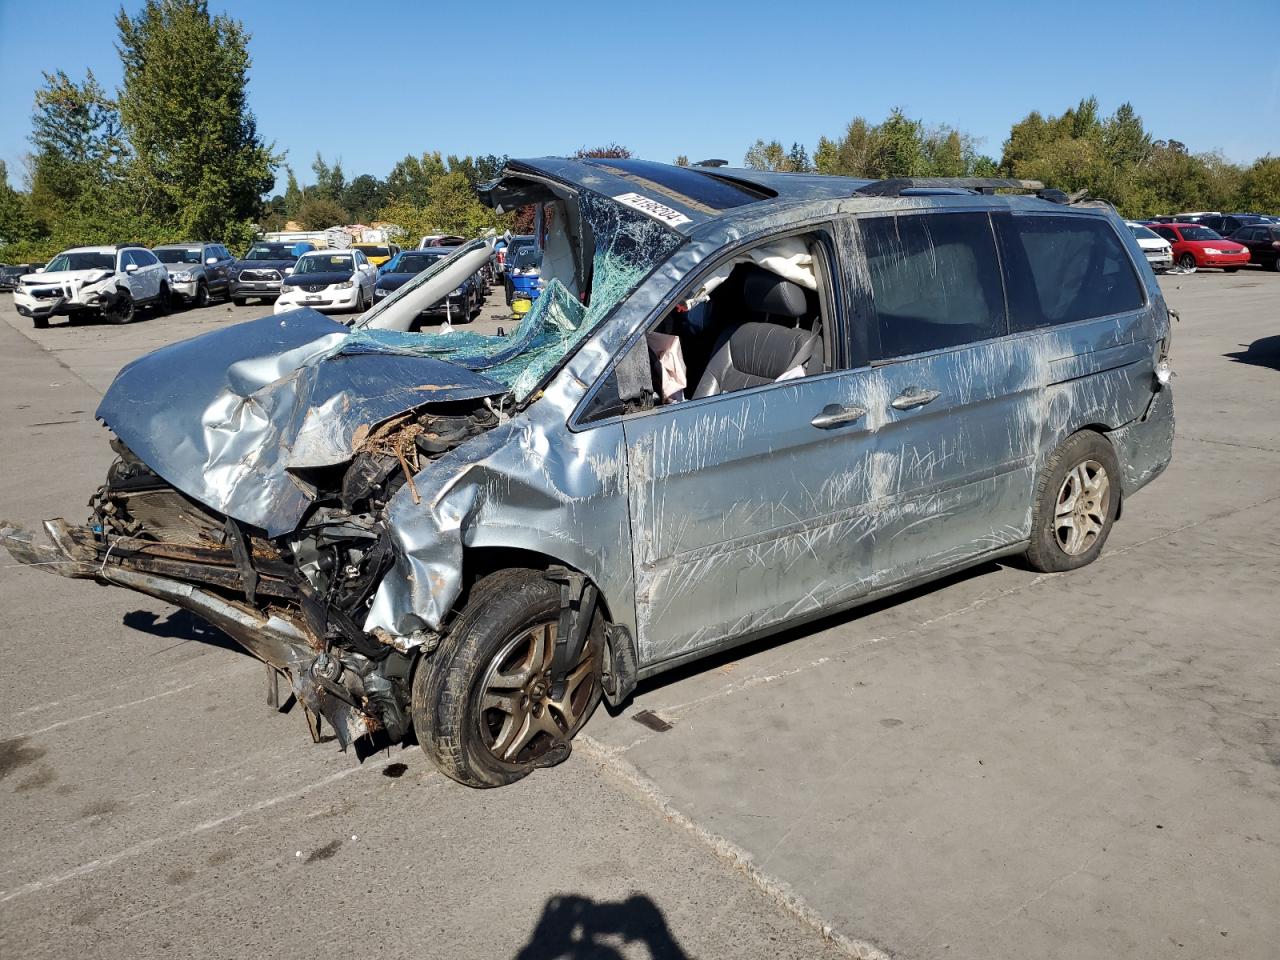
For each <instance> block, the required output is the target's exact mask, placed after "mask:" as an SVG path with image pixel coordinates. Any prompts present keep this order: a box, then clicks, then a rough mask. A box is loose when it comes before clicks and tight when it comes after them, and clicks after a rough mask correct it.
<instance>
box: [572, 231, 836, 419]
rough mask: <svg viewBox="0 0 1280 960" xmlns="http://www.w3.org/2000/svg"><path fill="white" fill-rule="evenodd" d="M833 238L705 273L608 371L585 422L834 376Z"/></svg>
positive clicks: (792, 244)
mask: <svg viewBox="0 0 1280 960" xmlns="http://www.w3.org/2000/svg"><path fill="white" fill-rule="evenodd" d="M831 249H832V247H831V242H830V237H829V236H828V235H827V234H826V233H825V232H824V233H821V234H817V233H814V234H806V235H802V236H789V237H779V238H775V239H772V240H768V241H766V242H764V243H762V244H758V245H756V246H754V247H751V248H750V249H747V250H744V251H741V252H739V253H737V254H736V255H734V256H733V257H731V258H730V259H728V260H727V261H723V262H721V263H719V264H717V265H716V266H714V267H712V268H710V269H709V270H706V271H704V272H702V273H701V274H699V275H698V277H697V279H695V280H694V281H693V282H692V283H690V284H689V285H688V286H687V287H685V288H684V289H683V290H682V291H681V292H680V296H679V298H678V299H677V300H676V303H675V305H674V306H673V307H671V308H670V309H669V310H667V312H666V313H665V314H663V316H662V317H661V318H659V319H658V321H657V322H656V323H652V322H651V325H650V327H649V328H648V330H647V331H646V332H645V334H644V336H643V337H642V338H641V339H640V340H639V341H637V342H636V343H634V344H633V345H632V346H631V347H630V348H629V349H628V350H627V352H626V353H625V354H624V355H623V356H622V358H621V359H620V360H619V361H618V362H617V363H616V364H615V365H614V367H613V368H612V369H611V370H610V371H609V373H607V374H606V375H605V377H604V380H603V381H602V382H601V383H600V385H599V387H598V388H597V389H596V391H595V393H594V394H593V395H592V397H591V400H590V402H589V404H588V405H587V408H586V411H585V415H584V416H583V421H584V422H589V421H594V420H603V419H606V418H608V417H615V416H622V415H627V414H633V413H640V412H643V411H645V410H651V409H653V408H655V407H659V406H664V405H669V404H677V403H682V402H686V401H689V400H702V399H706V398H709V397H717V396H721V395H723V394H729V393H736V392H738V391H740V390H751V389H754V388H757V387H766V386H771V385H773V384H776V383H782V382H783V381H788V380H799V379H803V378H804V377H809V376H814V375H816V374H819V373H824V372H826V371H827V370H828V369H829V368H830V365H829V363H828V360H827V358H828V357H829V356H831V355H832V354H833V352H834V351H833V343H832V332H833V331H834V330H835V329H836V325H835V322H834V308H833V306H832V302H833V295H832V293H831V292H830V287H829V280H830V278H831V276H832V271H831V268H830V263H831V261H830V259H829V258H830V252H831Z"/></svg>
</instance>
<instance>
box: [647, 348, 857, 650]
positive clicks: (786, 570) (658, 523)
mask: <svg viewBox="0 0 1280 960" xmlns="http://www.w3.org/2000/svg"><path fill="white" fill-rule="evenodd" d="M874 379H875V373H874V371H871V370H867V369H864V370H857V371H843V372H835V373H828V374H825V375H821V376H816V377H807V378H804V379H799V380H791V381H785V382H782V383H774V384H769V385H768V386H765V387H760V388H757V389H754V390H744V391H741V392H739V393H729V394H724V395H721V396H718V397H711V398H708V399H705V400H697V401H691V402H686V403H680V404H675V405H673V406H666V407H660V408H658V409H657V410H654V411H651V412H649V413H647V414H641V415H637V416H633V417H631V418H629V419H627V420H625V421H624V426H623V429H624V433H625V436H626V441H627V466H628V480H629V482H628V497H629V501H630V504H629V505H630V513H631V536H632V549H633V552H634V559H635V573H636V619H637V626H638V628H639V634H640V636H639V654H640V661H641V663H642V664H646V665H647V664H650V663H657V662H661V661H664V660H670V659H673V658H678V657H681V656H682V655H685V654H690V653H693V652H694V651H698V650H704V649H706V648H708V647H713V646H716V645H717V644H719V643H721V642H723V641H726V640H728V639H729V638H733V637H741V636H742V635H745V634H750V633H753V632H755V631H760V630H763V629H765V628H768V627H771V626H773V625H775V624H778V623H782V622H784V621H787V620H790V619H794V618H797V617H801V616H804V615H805V614H812V613H814V612H815V611H818V610H821V609H823V608H825V607H829V606H831V605H833V604H836V603H839V602H840V601H841V600H844V599H847V598H850V597H853V596H856V595H858V594H860V593H862V592H864V591H865V590H867V589H868V587H869V585H870V583H871V582H872V580H873V578H874V569H873V564H872V552H871V544H872V538H871V536H870V535H869V534H870V533H871V531H872V530H873V529H874V526H875V517H874V515H873V514H872V513H871V512H869V510H868V505H869V499H870V497H871V492H872V490H873V487H874V477H875V460H874V446H875V440H874V430H873V421H872V420H871V418H869V417H868V416H866V415H863V416H862V417H860V418H858V419H856V420H854V421H851V422H836V423H827V424H826V425H823V424H824V423H826V422H825V421H824V420H823V419H822V418H823V416H824V411H826V416H828V417H830V416H831V415H832V414H833V413H837V414H838V412H839V411H838V408H844V409H845V410H850V409H852V410H853V412H854V413H856V409H857V408H860V409H863V410H869V409H871V408H872V406H873V404H874V403H875V398H874V396H873V394H874V390H873V383H874ZM836 419H837V420H838V419H839V417H838V416H837V417H836ZM815 420H816V421H817V423H818V425H815Z"/></svg>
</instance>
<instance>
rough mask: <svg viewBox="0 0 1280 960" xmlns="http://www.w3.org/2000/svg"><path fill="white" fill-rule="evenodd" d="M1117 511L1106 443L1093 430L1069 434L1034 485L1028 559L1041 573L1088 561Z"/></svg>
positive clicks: (1115, 469)
mask: <svg viewBox="0 0 1280 960" xmlns="http://www.w3.org/2000/svg"><path fill="white" fill-rule="evenodd" d="M1119 512H1120V462H1119V460H1117V459H1116V454H1115V450H1113V449H1112V447H1111V442H1110V441H1109V440H1107V438H1106V437H1104V436H1102V435H1101V434H1099V433H1095V432H1093V431H1092V430H1084V431H1081V432H1080V433H1077V434H1074V435H1073V436H1071V437H1068V438H1067V439H1066V441H1065V442H1064V443H1063V444H1062V446H1060V447H1058V449H1057V450H1055V451H1054V452H1053V455H1052V456H1051V457H1049V460H1048V462H1047V463H1046V464H1045V465H1044V469H1043V470H1042V471H1041V474H1040V482H1039V483H1038V484H1037V485H1036V498H1035V512H1034V518H1033V525H1032V529H1031V546H1030V547H1029V548H1028V550H1027V561H1028V562H1029V563H1030V564H1031V566H1032V567H1034V568H1035V569H1037V570H1040V571H1042V572H1044V573H1059V572H1061V571H1063V570H1074V569H1076V568H1077V567H1083V566H1084V565H1085V564H1087V563H1092V562H1093V561H1094V560H1095V559H1096V558H1097V556H1098V554H1099V553H1101V552H1102V546H1103V544H1105V543H1106V542H1107V537H1108V536H1109V535H1110V533H1111V528H1112V526H1113V525H1114V524H1115V519H1116V515H1117V514H1118V513H1119Z"/></svg>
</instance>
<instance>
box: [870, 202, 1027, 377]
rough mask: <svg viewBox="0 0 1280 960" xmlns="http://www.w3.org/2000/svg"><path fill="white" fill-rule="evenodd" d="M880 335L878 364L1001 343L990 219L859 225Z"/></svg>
mask: <svg viewBox="0 0 1280 960" xmlns="http://www.w3.org/2000/svg"><path fill="white" fill-rule="evenodd" d="M860 229H861V230H862V242H863V246H864V248H865V250H866V255H867V264H868V266H869V268H870V273H871V292H872V297H873V299H874V301H875V308H876V318H877V323H878V326H879V332H880V354H879V358H878V359H882V360H889V359H892V358H894V357H902V356H907V355H910V354H913V353H924V352H925V351H928V350H940V349H943V348H945V347H954V346H959V345H961V344H965V343H972V342H974V341H977V340H988V339H990V338H992V337H999V336H1003V335H1004V334H1005V332H1006V325H1005V317H1004V290H1003V288H1002V287H1001V284H1000V266H999V264H1000V261H999V258H998V257H997V256H996V245H995V238H994V237H993V236H992V232H991V222H990V220H989V219H988V217H987V215H986V214H985V213H952V214H923V215H918V216H900V217H873V218H869V219H865V220H861V221H860Z"/></svg>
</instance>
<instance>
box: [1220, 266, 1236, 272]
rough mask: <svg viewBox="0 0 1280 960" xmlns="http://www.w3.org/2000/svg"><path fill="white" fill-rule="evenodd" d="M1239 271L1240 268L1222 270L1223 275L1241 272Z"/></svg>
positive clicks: (1224, 268)
mask: <svg viewBox="0 0 1280 960" xmlns="http://www.w3.org/2000/svg"><path fill="white" fill-rule="evenodd" d="M1239 269H1240V268H1239V267H1223V268H1222V272H1223V273H1235V272H1236V271H1237V270H1239Z"/></svg>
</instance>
